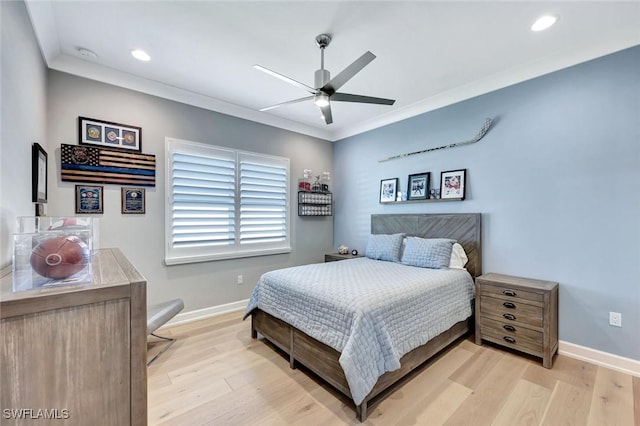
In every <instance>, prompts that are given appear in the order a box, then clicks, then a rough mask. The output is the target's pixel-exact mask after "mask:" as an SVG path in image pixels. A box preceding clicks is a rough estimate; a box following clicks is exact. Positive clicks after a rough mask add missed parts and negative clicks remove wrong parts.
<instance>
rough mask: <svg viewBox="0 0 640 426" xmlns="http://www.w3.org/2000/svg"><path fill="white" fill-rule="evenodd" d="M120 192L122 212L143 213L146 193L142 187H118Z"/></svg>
mask: <svg viewBox="0 0 640 426" xmlns="http://www.w3.org/2000/svg"><path fill="white" fill-rule="evenodd" d="M120 191H121V192H122V194H121V195H122V197H121V199H122V203H121V209H122V214H145V204H146V200H145V198H146V194H145V190H144V188H125V187H122V188H120Z"/></svg>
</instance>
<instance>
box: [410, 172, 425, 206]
mask: <svg viewBox="0 0 640 426" xmlns="http://www.w3.org/2000/svg"><path fill="white" fill-rule="evenodd" d="M430 185H431V172H423V173H415V174H412V175H409V183H408V185H407V200H426V199H427V198H429V188H430Z"/></svg>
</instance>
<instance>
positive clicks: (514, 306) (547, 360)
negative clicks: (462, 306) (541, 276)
mask: <svg viewBox="0 0 640 426" xmlns="http://www.w3.org/2000/svg"><path fill="white" fill-rule="evenodd" d="M482 340H487V341H489V342H493V343H496V344H498V345H502V346H505V347H509V348H512V349H516V350H518V351H521V352H525V353H528V354H530V355H534V356H537V357H540V358H542V365H543V366H544V367H545V368H551V365H552V362H553V355H554V354H555V353H556V352H557V351H558V283H557V282H553V281H542V280H535V279H530V278H521V277H513V276H510V275H502V274H485V275H481V276H479V277H477V278H476V344H478V345H480V344H482Z"/></svg>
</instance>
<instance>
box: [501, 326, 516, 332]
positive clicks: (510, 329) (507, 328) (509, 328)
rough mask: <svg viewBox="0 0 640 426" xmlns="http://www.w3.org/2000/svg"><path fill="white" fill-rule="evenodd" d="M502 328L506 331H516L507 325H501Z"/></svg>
mask: <svg viewBox="0 0 640 426" xmlns="http://www.w3.org/2000/svg"><path fill="white" fill-rule="evenodd" d="M502 328H504V329H505V330H507V331H516V328H515V327H514V326H512V325H509V324H507V325H503V326H502Z"/></svg>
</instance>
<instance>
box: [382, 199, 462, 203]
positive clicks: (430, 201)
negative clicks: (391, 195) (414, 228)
mask: <svg viewBox="0 0 640 426" xmlns="http://www.w3.org/2000/svg"><path fill="white" fill-rule="evenodd" d="M449 201H463V199H462V198H427V199H426V200H403V201H388V202H386V203H380V204H412V203H439V202H445V203H446V202H449Z"/></svg>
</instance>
